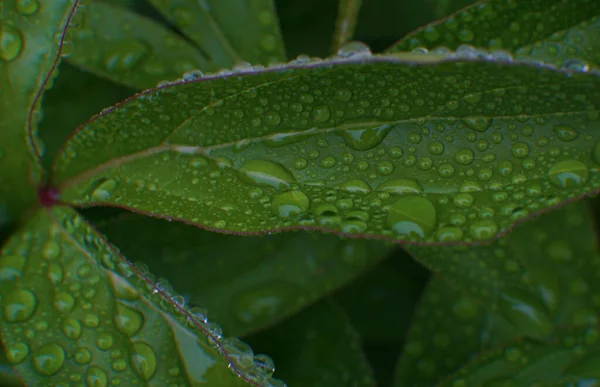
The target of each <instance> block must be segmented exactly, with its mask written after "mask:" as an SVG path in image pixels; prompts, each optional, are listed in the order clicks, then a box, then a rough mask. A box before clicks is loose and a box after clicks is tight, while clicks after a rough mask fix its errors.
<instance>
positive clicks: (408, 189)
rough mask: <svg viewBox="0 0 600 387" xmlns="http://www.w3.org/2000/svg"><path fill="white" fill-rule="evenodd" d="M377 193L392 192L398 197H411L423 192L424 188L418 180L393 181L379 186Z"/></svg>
mask: <svg viewBox="0 0 600 387" xmlns="http://www.w3.org/2000/svg"><path fill="white" fill-rule="evenodd" d="M376 191H382V192H390V193H393V194H398V195H410V194H418V193H421V192H423V187H422V186H421V184H420V183H419V182H418V181H417V180H413V179H392V180H387V181H384V182H383V183H381V184H379V186H378V187H377V188H376Z"/></svg>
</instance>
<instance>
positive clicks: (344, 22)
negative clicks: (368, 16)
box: [333, 0, 362, 51]
mask: <svg viewBox="0 0 600 387" xmlns="http://www.w3.org/2000/svg"><path fill="white" fill-rule="evenodd" d="M361 5H362V0H339V2H338V17H337V21H336V23H335V35H334V36H333V49H334V51H337V50H339V49H340V48H341V47H342V46H344V45H345V44H346V43H347V42H348V41H350V40H352V36H353V34H354V29H355V28H356V22H357V20H358V14H359V12H360V7H361Z"/></svg>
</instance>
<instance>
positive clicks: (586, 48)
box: [389, 0, 600, 69]
mask: <svg viewBox="0 0 600 387" xmlns="http://www.w3.org/2000/svg"><path fill="white" fill-rule="evenodd" d="M464 44H468V45H472V46H475V47H481V48H487V49H490V50H507V51H508V52H510V53H512V54H513V55H514V57H515V58H517V59H522V58H530V57H534V58H537V59H539V60H542V61H544V62H545V63H551V64H554V65H557V66H564V67H566V68H569V69H582V68H587V67H589V66H594V67H595V68H596V69H598V68H600V50H599V48H600V2H598V1H596V0H581V1H577V2H575V1H563V0H516V1H505V0H490V1H481V2H477V3H476V4H474V5H473V6H471V7H468V8H465V9H464V10H460V11H458V12H456V13H455V14H453V15H451V16H449V17H448V18H447V19H444V20H441V21H439V22H436V23H433V24H430V25H428V26H426V27H423V28H421V29H419V30H417V31H415V32H414V33H412V34H409V35H408V36H407V37H405V38H403V39H402V40H401V41H400V42H398V43H396V44H395V45H394V46H392V47H391V48H390V49H389V51H410V50H412V49H414V48H417V47H424V48H427V49H434V48H436V47H447V48H449V49H450V50H455V49H457V48H458V47H459V46H460V45H464Z"/></svg>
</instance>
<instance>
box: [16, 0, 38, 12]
mask: <svg viewBox="0 0 600 387" xmlns="http://www.w3.org/2000/svg"><path fill="white" fill-rule="evenodd" d="M38 9H40V2H39V1H38V0H17V12H19V13H20V14H21V15H25V16H30V15H33V14H35V13H36V12H37V11H38Z"/></svg>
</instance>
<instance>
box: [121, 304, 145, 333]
mask: <svg viewBox="0 0 600 387" xmlns="http://www.w3.org/2000/svg"><path fill="white" fill-rule="evenodd" d="M115 325H116V326H117V329H119V330H120V331H121V332H123V333H125V334H126V335H127V336H133V335H135V334H136V333H138V332H139V330H140V329H141V328H142V326H143V325H144V316H143V315H142V314H141V313H140V312H138V311H137V310H135V309H132V308H130V307H129V306H126V305H123V304H122V303H120V302H118V303H117V314H116V315H115Z"/></svg>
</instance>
